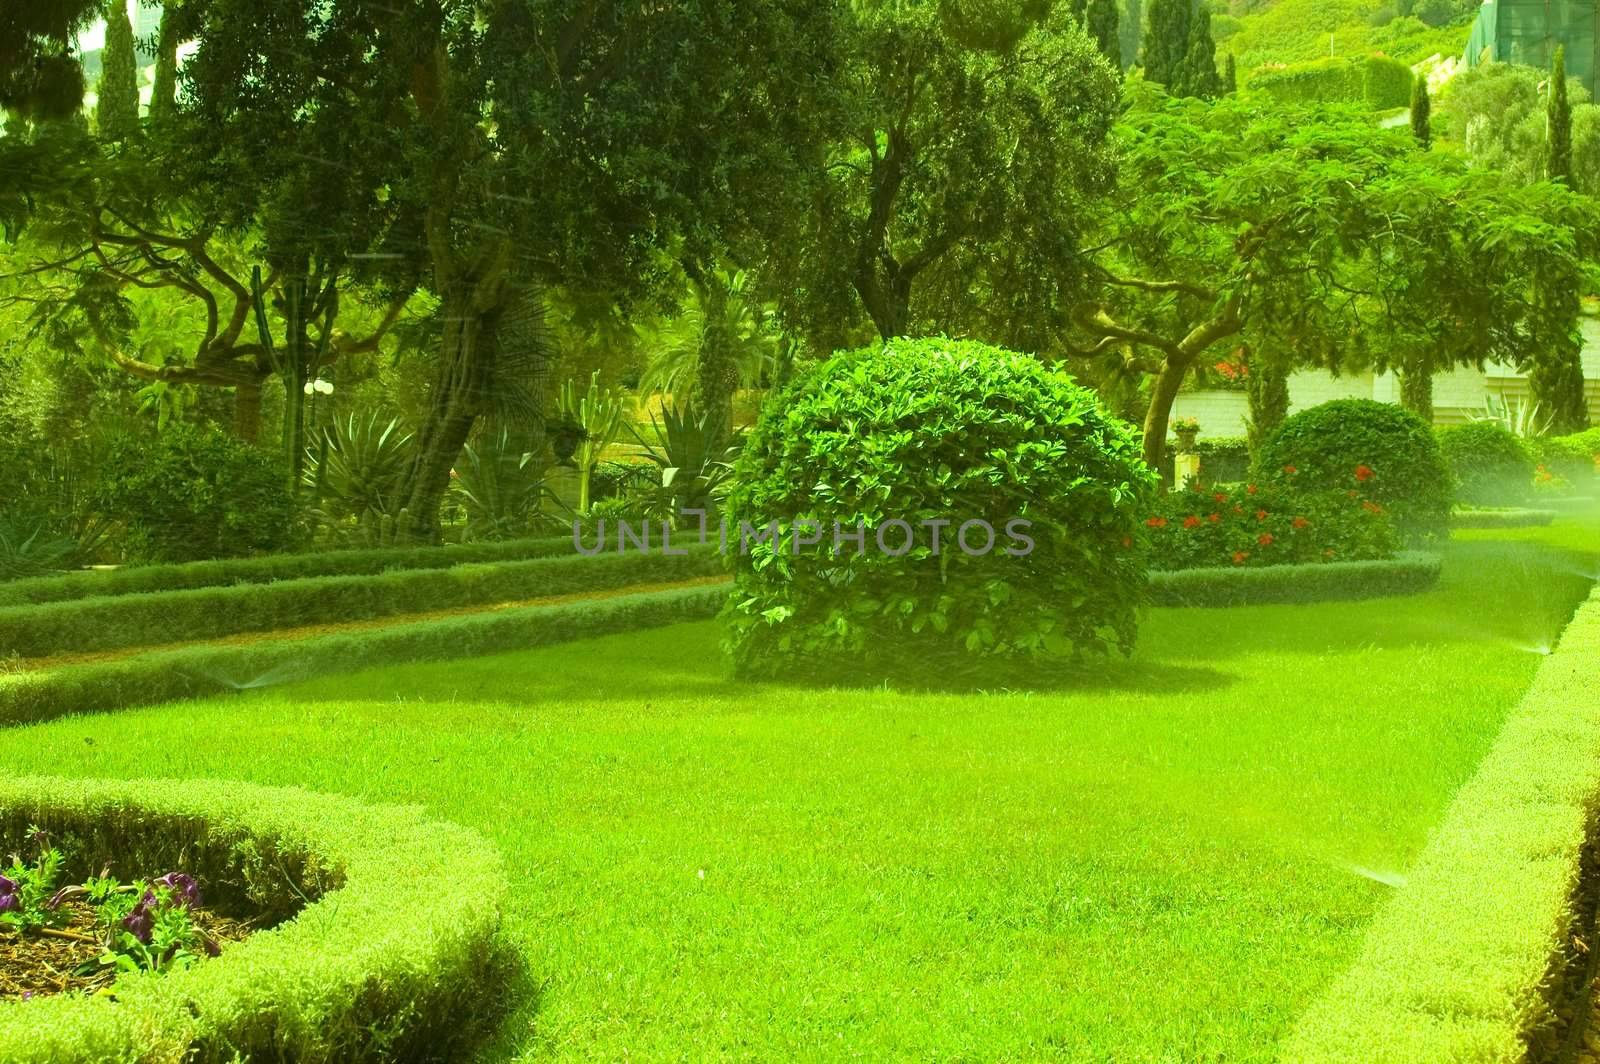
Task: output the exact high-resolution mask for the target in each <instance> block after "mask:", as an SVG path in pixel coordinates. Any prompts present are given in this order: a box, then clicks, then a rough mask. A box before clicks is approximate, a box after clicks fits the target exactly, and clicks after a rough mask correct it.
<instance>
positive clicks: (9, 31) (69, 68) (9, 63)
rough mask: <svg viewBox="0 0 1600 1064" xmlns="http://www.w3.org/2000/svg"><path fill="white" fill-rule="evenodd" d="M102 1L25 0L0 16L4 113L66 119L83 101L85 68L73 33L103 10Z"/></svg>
mask: <svg viewBox="0 0 1600 1064" xmlns="http://www.w3.org/2000/svg"><path fill="white" fill-rule="evenodd" d="M100 9H101V0H23V2H19V3H8V4H7V5H6V9H5V14H4V15H0V111H16V112H19V113H21V114H24V115H26V116H28V117H30V118H41V119H49V118H65V117H67V116H69V115H71V114H73V113H74V112H76V111H77V110H78V108H79V107H81V106H82V105H83V69H82V68H81V67H80V66H79V65H78V60H77V59H76V57H74V56H73V54H72V38H73V34H74V33H76V32H77V31H78V30H81V29H84V28H86V27H87V26H88V25H89V24H90V23H92V22H93V21H94V19H95V17H96V16H97V15H99V14H100Z"/></svg>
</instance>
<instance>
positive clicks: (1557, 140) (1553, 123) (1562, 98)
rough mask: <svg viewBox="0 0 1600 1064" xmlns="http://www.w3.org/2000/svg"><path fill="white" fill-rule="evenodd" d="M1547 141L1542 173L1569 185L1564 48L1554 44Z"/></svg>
mask: <svg viewBox="0 0 1600 1064" xmlns="http://www.w3.org/2000/svg"><path fill="white" fill-rule="evenodd" d="M1546 140H1547V142H1548V144H1549V148H1548V154H1547V156H1546V158H1547V160H1548V163H1547V165H1546V167H1545V176H1546V177H1548V178H1549V179H1550V180H1552V181H1560V182H1562V183H1563V184H1566V185H1571V184H1572V101H1571V100H1569V99H1567V49H1566V48H1565V46H1557V48H1556V58H1555V62H1554V63H1553V64H1552V65H1551V70H1550V103H1549V110H1548V112H1547V118H1546Z"/></svg>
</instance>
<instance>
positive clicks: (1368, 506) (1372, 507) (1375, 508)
mask: <svg viewBox="0 0 1600 1064" xmlns="http://www.w3.org/2000/svg"><path fill="white" fill-rule="evenodd" d="M1361 508H1362V509H1363V510H1365V511H1367V513H1369V514H1381V513H1383V507H1381V506H1379V505H1378V504H1377V503H1375V502H1373V501H1372V500H1371V499H1363V500H1362V501H1361Z"/></svg>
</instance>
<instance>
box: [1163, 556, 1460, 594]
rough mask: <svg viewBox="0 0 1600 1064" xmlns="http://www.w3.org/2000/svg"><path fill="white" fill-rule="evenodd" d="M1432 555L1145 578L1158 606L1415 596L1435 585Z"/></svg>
mask: <svg viewBox="0 0 1600 1064" xmlns="http://www.w3.org/2000/svg"><path fill="white" fill-rule="evenodd" d="M1440 568H1441V559H1440V557H1439V555H1437V554H1423V553H1420V552H1406V553H1403V554H1399V555H1396V556H1395V557H1393V558H1386V559H1383V560H1380V561H1365V562H1324V563H1320V564H1312V565H1274V566H1268V567H1266V568H1262V569H1235V568H1221V569H1182V570H1178V571H1175V572H1156V573H1151V574H1150V601H1151V602H1152V603H1153V604H1154V605H1157V606H1263V605H1270V604H1273V603H1307V602H1333V601H1336V600H1341V599H1368V598H1385V597H1388V596H1391V595H1417V594H1421V593H1422V592H1424V591H1427V590H1428V589H1429V588H1431V587H1433V585H1434V584H1436V583H1438V581H1439V571H1440Z"/></svg>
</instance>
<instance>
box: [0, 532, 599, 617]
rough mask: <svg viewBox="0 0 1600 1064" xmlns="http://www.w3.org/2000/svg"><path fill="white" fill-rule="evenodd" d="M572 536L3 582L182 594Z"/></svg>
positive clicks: (19, 586)
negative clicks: (188, 590)
mask: <svg viewBox="0 0 1600 1064" xmlns="http://www.w3.org/2000/svg"><path fill="white" fill-rule="evenodd" d="M571 553H573V549H572V536H571V535H562V536H550V537H545V538H540V539H519V540H508V541H506V542H504V543H471V544H467V545H464V546H456V545H451V546H445V547H397V548H381V549H374V550H327V551H318V552H315V553H312V554H274V555H268V556H266V557H261V558H223V559H218V560H216V561H209V562H185V563H183V564H179V565H145V566H137V567H134V568H131V569H109V570H96V571H93V572H78V573H63V574H61V575H60V576H38V577H30V578H29V579H27V580H13V581H10V582H9V583H5V582H0V606H27V605H32V604H35V603H40V602H65V601H67V600H69V599H80V598H92V597H95V596H100V595H133V594H139V593H141V592H149V591H181V590H184V589H186V588H195V587H225V586H227V585H229V584H265V583H269V582H271V581H273V580H304V579H307V578H309V577H314V576H372V575H375V574H377V573H385V572H389V571H391V570H396V569H448V568H450V567H451V566H453V565H464V564H468V563H471V562H503V561H524V560H526V559H529V558H551V557H555V556H557V555H561V554H571Z"/></svg>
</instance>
